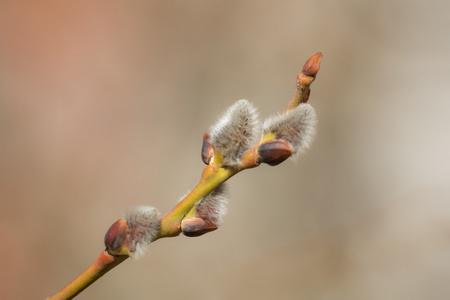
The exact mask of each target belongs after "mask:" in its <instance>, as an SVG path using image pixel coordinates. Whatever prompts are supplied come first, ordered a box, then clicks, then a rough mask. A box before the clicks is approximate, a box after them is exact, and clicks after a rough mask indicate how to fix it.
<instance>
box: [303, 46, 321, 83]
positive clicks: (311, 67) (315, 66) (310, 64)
mask: <svg viewBox="0 0 450 300" xmlns="http://www.w3.org/2000/svg"><path fill="white" fill-rule="evenodd" d="M322 57H323V54H322V52H317V53H316V54H314V55H313V56H311V58H309V59H308V60H307V61H306V63H305V65H304V66H303V70H302V73H303V74H305V75H306V76H311V77H316V75H317V73H318V72H319V69H320V62H321V61H322Z"/></svg>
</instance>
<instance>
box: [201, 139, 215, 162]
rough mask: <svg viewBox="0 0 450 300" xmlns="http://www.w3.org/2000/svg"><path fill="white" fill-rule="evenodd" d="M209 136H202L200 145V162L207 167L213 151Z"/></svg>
mask: <svg viewBox="0 0 450 300" xmlns="http://www.w3.org/2000/svg"><path fill="white" fill-rule="evenodd" d="M210 140H211V136H210V135H209V133H204V134H203V145H202V160H203V162H204V163H205V164H207V165H209V162H210V161H211V158H212V157H213V156H214V149H213V147H212V146H211V143H210Z"/></svg>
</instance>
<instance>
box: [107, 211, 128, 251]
mask: <svg viewBox="0 0 450 300" xmlns="http://www.w3.org/2000/svg"><path fill="white" fill-rule="evenodd" d="M127 233H128V225H127V222H126V221H125V219H119V220H117V221H116V222H114V223H113V224H112V225H111V227H109V229H108V231H107V232H106V235H105V246H106V250H107V251H108V252H109V251H116V250H119V249H120V248H121V247H122V246H123V245H124V243H125V240H126V237H127Z"/></svg>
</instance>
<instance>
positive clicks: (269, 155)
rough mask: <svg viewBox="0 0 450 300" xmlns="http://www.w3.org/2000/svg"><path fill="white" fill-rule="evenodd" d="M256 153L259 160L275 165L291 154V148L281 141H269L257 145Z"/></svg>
mask: <svg viewBox="0 0 450 300" xmlns="http://www.w3.org/2000/svg"><path fill="white" fill-rule="evenodd" d="M258 155H259V161H260V162H262V163H266V164H268V165H270V166H276V165H278V164H280V163H282V162H283V161H285V160H286V159H288V158H289V157H290V156H291V155H292V148H291V146H289V144H287V143H285V142H283V141H279V140H275V141H269V142H266V143H264V144H262V145H261V146H259V148H258Z"/></svg>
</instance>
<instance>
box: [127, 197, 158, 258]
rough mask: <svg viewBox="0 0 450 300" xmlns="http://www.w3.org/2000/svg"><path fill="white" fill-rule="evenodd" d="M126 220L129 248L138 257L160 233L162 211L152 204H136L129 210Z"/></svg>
mask: <svg viewBox="0 0 450 300" xmlns="http://www.w3.org/2000/svg"><path fill="white" fill-rule="evenodd" d="M125 220H126V221H127V225H128V235H127V245H128V249H129V250H130V252H131V254H132V255H133V257H134V258H136V259H137V258H139V257H140V256H142V255H143V254H144V253H145V250H146V248H147V245H148V244H150V243H151V242H152V241H153V240H154V239H155V237H156V236H157V235H158V232H159V229H160V226H161V217H160V213H159V212H158V210H157V209H156V208H154V207H151V206H136V207H133V208H132V209H130V210H129V211H127V213H126V214H125Z"/></svg>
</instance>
